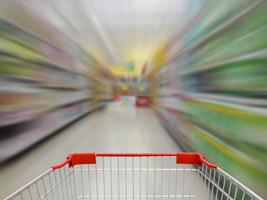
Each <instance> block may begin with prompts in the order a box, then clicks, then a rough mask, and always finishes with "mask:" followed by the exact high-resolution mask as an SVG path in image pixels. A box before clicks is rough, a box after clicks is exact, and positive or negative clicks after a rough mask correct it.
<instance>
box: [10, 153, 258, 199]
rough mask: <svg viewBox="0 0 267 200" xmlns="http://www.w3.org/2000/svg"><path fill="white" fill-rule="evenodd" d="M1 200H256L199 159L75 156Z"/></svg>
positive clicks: (150, 155) (152, 155) (155, 155)
mask: <svg viewBox="0 0 267 200" xmlns="http://www.w3.org/2000/svg"><path fill="white" fill-rule="evenodd" d="M7 199H15V200H17V199H20V200H25V199H27V200H28V199H31V200H37V199H53V200H54V199H56V200H57V199H64V200H65V199H66V200H71V199H90V200H101V199H111V200H117V199H122V200H123V199H125V200H127V199H133V200H134V199H140V200H145V199H146V200H148V199H185V200H187V199H190V200H193V199H203V200H207V199H220V200H226V199H227V200H231V199H241V200H248V199H253V200H260V199H262V198H260V197H259V196H258V195H256V194H255V193H254V192H252V191H251V190H249V189H248V188H247V187H246V186H244V185H243V184H242V183H240V182H239V181H237V180H236V179H235V178H233V177H232V176H230V175H229V174H227V173H226V172H225V171H223V170H222V169H220V168H219V167H217V166H216V165H214V164H211V163H209V162H208V161H207V160H205V158H204V157H203V156H202V155H201V154H200V153H76V154H71V155H69V156H68V157H67V159H66V160H65V161H64V162H63V163H61V164H59V165H55V166H53V167H52V168H51V169H49V170H48V171H46V172H45V173H43V174H42V175H40V176H39V177H37V178H36V179H34V180H33V181H31V182H30V183H28V184H27V185H25V186H24V187H22V188H21V189H19V190H18V191H16V192H15V193H13V194H12V195H10V196H9V197H7V198H6V200H7Z"/></svg>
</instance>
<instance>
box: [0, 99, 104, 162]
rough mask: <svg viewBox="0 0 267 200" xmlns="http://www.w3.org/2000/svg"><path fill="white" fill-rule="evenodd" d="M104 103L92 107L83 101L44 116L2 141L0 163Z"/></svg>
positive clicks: (0, 143) (0, 144)
mask: <svg viewBox="0 0 267 200" xmlns="http://www.w3.org/2000/svg"><path fill="white" fill-rule="evenodd" d="M104 105H105V104H103V103H102V104H100V105H98V106H95V107H91V108H90V107H88V104H87V103H86V102H82V103H78V104H75V105H72V106H70V107H65V108H62V109H60V110H57V111H54V112H52V113H49V114H47V115H45V116H43V117H42V118H41V119H40V120H39V121H38V122H36V123H34V125H33V127H31V128H30V129H29V130H26V131H25V132H23V133H19V134H17V135H15V136H12V137H9V138H7V139H5V140H1V141H0V163H1V162H4V161H5V160H7V159H9V158H11V157H12V156H15V155H16V154H18V153H20V152H22V151H24V150H26V149H27V148H29V147H30V146H32V145H34V144H36V143H37V142H38V141H40V140H42V139H44V138H46V137H48V136H49V135H51V134H53V133H55V132H56V131H58V130H60V129H61V128H63V127H64V126H66V125H68V124H69V123H71V122H73V121H75V120H77V119H78V118H80V117H82V116H84V115H85V114H87V113H89V112H92V111H94V110H96V109H99V108H101V107H103V106H104Z"/></svg>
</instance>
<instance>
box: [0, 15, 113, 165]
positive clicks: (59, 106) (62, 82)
mask: <svg viewBox="0 0 267 200" xmlns="http://www.w3.org/2000/svg"><path fill="white" fill-rule="evenodd" d="M0 27H1V32H0V41H1V42H0V116H1V122H0V132H1V133H0V134H1V135H0V162H3V161H5V160H7V159H9V158H11V157H12V156H14V155H16V154H18V153H20V152H21V151H24V150H25V149H27V148H29V147H30V146H32V145H34V144H35V143H37V142H39V141H40V140H42V139H44V138H46V137H48V136H49V135H51V134H53V133H55V132H56V131H58V130H60V129H61V128H63V127H65V126H66V125H68V124H70V123H72V122H74V121H75V120H77V119H79V118H80V117H82V116H84V115H85V114H87V113H89V112H92V111H94V110H96V109H98V108H101V107H103V106H105V104H106V103H108V102H109V101H110V100H111V98H110V97H109V96H108V95H105V96H104V95H102V96H103V99H102V98H101V96H100V97H99V98H98V99H97V101H95V100H94V98H93V97H95V96H96V93H95V91H94V90H92V85H93V84H92V82H94V81H93V78H92V77H90V75H89V74H86V73H85V72H82V71H80V70H77V68H75V67H74V66H73V67H70V66H71V65H72V63H74V62H73V61H74V60H75V58H77V56H81V57H82V56H84V52H83V51H82V50H79V49H77V51H75V52H74V53H73V54H69V52H68V51H62V50H61V49H59V48H57V47H55V46H54V45H52V44H49V43H47V42H45V41H43V40H42V39H40V38H38V37H36V36H34V35H32V34H30V33H28V32H27V31H25V30H22V29H20V28H19V27H17V26H16V25H14V24H11V23H9V22H7V21H4V20H2V19H0ZM67 42H70V41H67ZM79 60H82V59H79ZM83 64H86V63H83Z"/></svg>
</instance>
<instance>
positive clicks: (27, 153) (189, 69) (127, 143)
mask: <svg viewBox="0 0 267 200" xmlns="http://www.w3.org/2000/svg"><path fill="white" fill-rule="evenodd" d="M266 12H267V1H263V0H235V1H233V0H223V1H222V0H169V1H164V0H146V1H143V0H77V1H63V0H57V1H54V0H47V1H42V0H28V1H23V0H12V1H8V0H3V1H1V2H0V162H1V164H0V199H2V198H4V197H5V196H7V195H8V194H10V193H12V192H13V191H14V190H16V189H18V188H19V187H20V186H22V185H24V184H25V183H27V182H28V181H30V180H31V179H32V178H34V177H36V176H38V175H39V174H41V172H43V171H44V170H45V169H47V168H48V167H50V166H51V165H52V164H55V163H56V162H58V161H61V160H63V159H64V158H65V157H66V155H68V154H69V153H72V152H77V151H85V152H86V151H93V152H95V151H106V152H112V151H117V152H133V151H137V152H143V151H154V152H160V151H199V152H201V153H203V154H204V155H205V156H206V158H207V159H208V160H210V161H212V162H214V163H217V164H218V165H219V166H221V168H223V169H224V170H225V171H227V172H229V173H230V174H232V175H233V176H234V177H236V178H237V179H238V180H240V181H241V182H243V183H245V184H246V185H247V186H248V187H249V188H251V189H253V190H254V191H255V192H256V193H258V194H260V195H261V196H262V197H267V193H266V188H267V170H266V169H267V101H266V98H267V37H266V36H267V35H266V33H267V15H266Z"/></svg>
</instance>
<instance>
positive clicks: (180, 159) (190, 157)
mask: <svg viewBox="0 0 267 200" xmlns="http://www.w3.org/2000/svg"><path fill="white" fill-rule="evenodd" d="M159 156H160V157H161V156H169V157H171V156H175V157H176V164H194V165H205V166H207V167H209V168H217V165H215V164H212V163H210V162H208V161H207V160H206V159H205V157H204V156H203V155H202V154H200V153H198V152H180V153H74V154H70V155H69V156H68V157H67V159H66V160H65V161H64V162H62V163H60V164H58V165H54V166H52V169H54V170H55V169H60V168H62V167H64V166H65V165H66V164H69V167H74V166H75V165H80V164H96V157H159Z"/></svg>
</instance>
